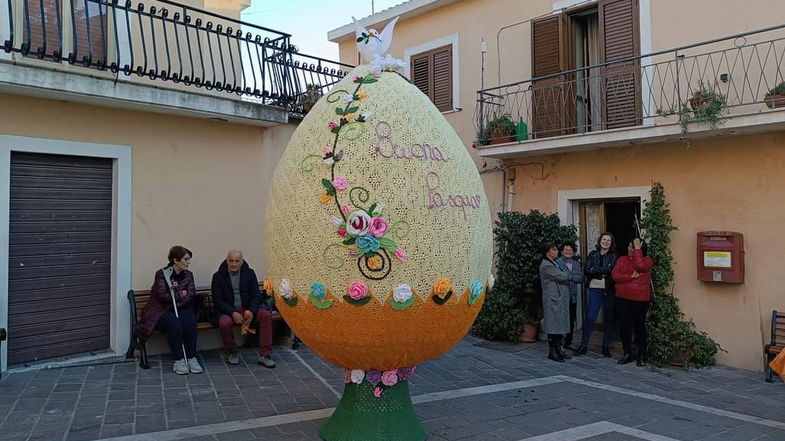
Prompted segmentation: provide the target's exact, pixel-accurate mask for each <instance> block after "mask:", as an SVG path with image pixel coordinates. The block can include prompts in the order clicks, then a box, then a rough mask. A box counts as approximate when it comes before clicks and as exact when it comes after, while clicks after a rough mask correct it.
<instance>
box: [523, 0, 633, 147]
mask: <svg viewBox="0 0 785 441" xmlns="http://www.w3.org/2000/svg"><path fill="white" fill-rule="evenodd" d="M639 55H640V31H639V25H638V0H600V1H598V2H597V3H596V4H594V5H590V6H588V7H582V8H580V9H576V10H570V11H567V12H565V13H560V14H556V15H552V16H549V17H546V18H543V19H540V20H536V21H534V22H533V23H532V75H533V78H534V81H533V82H532V127H533V133H532V135H533V137H535V138H545V137H551V136H559V135H568V134H572V133H585V132H590V131H597V130H606V129H612V128H618V127H626V126H634V125H638V124H640V122H641V116H640V115H641V96H640V62H639V61H638V60H630V61H628V62H614V60H624V59H627V58H631V57H637V56H639ZM605 63H610V64H607V65H605V66H603V64H605ZM590 66H598V67H594V68H589V67H590Z"/></svg>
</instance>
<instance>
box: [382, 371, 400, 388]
mask: <svg viewBox="0 0 785 441" xmlns="http://www.w3.org/2000/svg"><path fill="white" fill-rule="evenodd" d="M396 383H398V370H397V369H393V370H391V371H384V373H383V374H382V384H383V385H385V386H395V384H396Z"/></svg>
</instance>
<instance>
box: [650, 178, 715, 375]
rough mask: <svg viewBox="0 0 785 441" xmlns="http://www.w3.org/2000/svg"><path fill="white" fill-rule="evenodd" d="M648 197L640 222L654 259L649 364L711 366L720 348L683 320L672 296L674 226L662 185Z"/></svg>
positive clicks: (654, 184)
mask: <svg viewBox="0 0 785 441" xmlns="http://www.w3.org/2000/svg"><path fill="white" fill-rule="evenodd" d="M650 195H651V196H650V198H649V203H648V204H647V205H646V207H645V208H644V209H643V218H642V219H641V227H642V228H643V230H644V231H645V232H646V241H647V243H648V253H649V256H651V257H652V259H654V268H653V269H652V283H653V285H654V293H653V294H654V300H653V301H652V304H651V308H650V309H649V316H648V320H647V326H648V329H649V343H648V346H649V347H648V351H647V352H648V358H649V361H650V362H651V363H653V364H656V365H664V364H668V363H670V364H677V365H682V366H684V367H686V368H697V367H705V366H711V365H714V364H715V363H716V355H717V351H718V350H720V349H721V348H720V346H719V345H718V344H717V343H716V342H715V341H714V340H712V339H711V337H709V336H708V335H707V334H706V333H705V332H702V331H696V330H695V323H693V321H692V320H685V319H684V314H683V313H682V312H681V309H680V308H679V300H678V299H677V298H676V297H675V296H674V295H673V278H674V275H673V255H672V254H671V250H670V247H669V243H670V234H671V233H672V232H673V231H674V230H676V227H674V226H673V222H672V219H671V214H670V208H669V205H668V203H667V202H666V201H665V189H664V188H663V187H662V184H660V183H659V182H654V183H652V186H651V192H650Z"/></svg>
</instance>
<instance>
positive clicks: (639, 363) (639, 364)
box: [635, 360, 646, 366]
mask: <svg viewBox="0 0 785 441" xmlns="http://www.w3.org/2000/svg"><path fill="white" fill-rule="evenodd" d="M635 366H646V362H645V361H643V360H638V361H637V362H635Z"/></svg>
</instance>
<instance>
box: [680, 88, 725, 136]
mask: <svg viewBox="0 0 785 441" xmlns="http://www.w3.org/2000/svg"><path fill="white" fill-rule="evenodd" d="M689 105H690V108H692V115H690V114H689V112H688V111H686V110H685V111H682V112H681V113H680V115H679V124H680V125H681V128H682V133H686V131H687V124H688V123H691V122H702V123H706V124H708V125H709V126H711V128H712V129H717V124H720V123H721V122H722V121H723V114H724V113H725V111H726V110H727V109H726V107H727V99H726V98H725V95H722V94H720V93H717V92H715V91H714V87H712V85H711V83H709V82H701V83H700V85H699V87H698V89H697V90H695V91H693V92H692V97H691V98H690V99H689Z"/></svg>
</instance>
